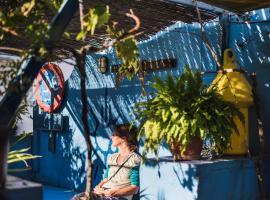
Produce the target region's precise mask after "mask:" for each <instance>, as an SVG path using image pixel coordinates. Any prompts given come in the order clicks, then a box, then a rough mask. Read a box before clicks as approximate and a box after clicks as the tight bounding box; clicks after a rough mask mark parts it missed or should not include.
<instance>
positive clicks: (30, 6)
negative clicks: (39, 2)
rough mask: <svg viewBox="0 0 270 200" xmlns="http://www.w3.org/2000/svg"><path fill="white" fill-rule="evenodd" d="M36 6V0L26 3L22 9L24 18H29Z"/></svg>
mask: <svg viewBox="0 0 270 200" xmlns="http://www.w3.org/2000/svg"><path fill="white" fill-rule="evenodd" d="M35 4H36V1H35V0H32V1H30V2H26V3H24V4H23V6H22V7H21V12H22V14H23V16H25V17H27V16H28V15H29V14H30V12H31V10H32V9H33V8H34V6H35Z"/></svg>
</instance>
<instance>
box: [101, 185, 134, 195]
mask: <svg viewBox="0 0 270 200" xmlns="http://www.w3.org/2000/svg"><path fill="white" fill-rule="evenodd" d="M138 191H139V187H138V186H136V185H130V186H126V187H123V188H120V189H108V190H104V192H103V195H105V196H115V197H121V196H128V195H133V194H136V193H138Z"/></svg>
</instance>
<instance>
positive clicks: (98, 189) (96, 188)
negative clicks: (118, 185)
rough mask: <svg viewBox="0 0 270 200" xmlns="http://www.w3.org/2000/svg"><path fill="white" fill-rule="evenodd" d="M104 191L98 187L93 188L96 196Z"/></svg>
mask: <svg viewBox="0 0 270 200" xmlns="http://www.w3.org/2000/svg"><path fill="white" fill-rule="evenodd" d="M104 191H105V190H104V189H103V188H101V187H99V186H97V187H95V188H94V193H95V194H98V195H103V193H104Z"/></svg>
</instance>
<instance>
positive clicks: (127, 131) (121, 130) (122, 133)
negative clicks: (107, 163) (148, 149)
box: [114, 124, 139, 151]
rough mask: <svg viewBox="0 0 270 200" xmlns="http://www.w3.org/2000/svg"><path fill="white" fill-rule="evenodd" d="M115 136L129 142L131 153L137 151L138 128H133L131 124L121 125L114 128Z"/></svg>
mask: <svg viewBox="0 0 270 200" xmlns="http://www.w3.org/2000/svg"><path fill="white" fill-rule="evenodd" d="M114 135H116V136H118V137H120V138H123V139H125V140H126V141H127V144H128V146H129V148H130V150H131V151H137V149H138V144H139V143H138V140H137V128H135V127H134V126H132V127H131V125H130V124H119V125H115V126H114Z"/></svg>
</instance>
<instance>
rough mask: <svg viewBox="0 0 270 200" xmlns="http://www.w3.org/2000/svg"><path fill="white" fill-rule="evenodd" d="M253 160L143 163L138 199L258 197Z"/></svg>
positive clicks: (170, 199) (209, 199) (163, 160)
mask: <svg viewBox="0 0 270 200" xmlns="http://www.w3.org/2000/svg"><path fill="white" fill-rule="evenodd" d="M255 162H256V161H254V160H249V159H233V160H231V159H228V160H225V159H224V160H215V161H183V162H172V161H171V160H170V159H168V158H167V159H163V158H161V159H160V160H159V165H156V166H145V165H144V166H142V167H141V172H140V176H141V177H142V178H141V179H142V180H141V188H140V189H141V194H140V195H141V200H146V199H147V198H148V199H155V200H175V199H188V200H192V199H198V200H216V199H218V200H228V199H230V200H239V199H254V200H255V199H259V190H258V184H257V178H256V168H255Z"/></svg>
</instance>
